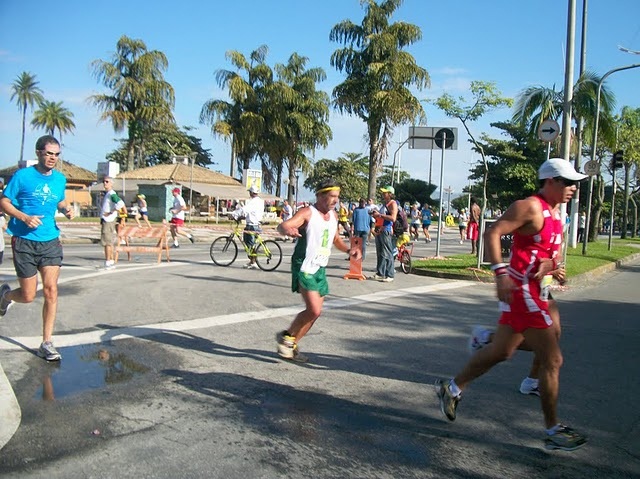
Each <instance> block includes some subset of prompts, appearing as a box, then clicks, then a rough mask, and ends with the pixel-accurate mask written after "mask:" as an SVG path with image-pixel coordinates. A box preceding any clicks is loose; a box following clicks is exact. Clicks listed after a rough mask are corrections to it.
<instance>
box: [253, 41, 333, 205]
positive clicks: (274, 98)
mask: <svg viewBox="0 0 640 479" xmlns="http://www.w3.org/2000/svg"><path fill="white" fill-rule="evenodd" d="M308 61H309V59H308V58H307V57H303V56H300V55H298V54H297V53H293V54H292V55H291V56H290V57H289V60H288V62H287V64H286V65H283V64H278V65H276V67H275V70H276V72H277V74H278V80H279V81H278V82H277V84H276V85H275V88H274V89H271V90H268V92H270V93H273V95H269V101H267V102H265V103H266V104H267V105H270V106H271V107H272V108H270V109H269V110H268V111H269V113H271V114H272V115H271V116H270V117H269V119H270V121H269V131H270V132H272V133H273V136H274V137H275V138H274V141H272V142H270V143H269V144H268V145H266V147H267V148H269V149H270V148H271V147H273V146H274V145H276V148H278V147H279V146H282V148H281V151H282V152H283V157H284V158H286V159H287V160H288V170H289V171H288V173H289V175H288V176H289V185H294V184H295V176H296V170H298V169H301V170H302V171H303V172H304V173H306V174H308V173H309V172H310V171H311V165H312V162H311V159H310V158H309V157H308V156H307V155H306V152H312V151H315V149H316V148H318V147H320V146H322V147H326V146H327V145H328V144H329V140H331V138H333V135H332V133H331V128H330V127H329V124H328V121H329V103H330V100H329V95H327V94H326V93H325V92H323V91H320V90H317V89H316V83H318V82H321V81H323V80H325V78H326V74H325V72H324V70H323V69H322V68H310V69H306V64H307V62H308ZM275 159H276V160H278V159H279V158H277V156H276V158H275ZM277 164H278V163H277V161H276V165H277ZM280 165H282V162H280ZM278 173H279V171H278ZM279 180H280V175H278V184H279V183H280V181H279ZM288 200H289V202H292V201H293V189H292V188H289V192H288Z"/></svg>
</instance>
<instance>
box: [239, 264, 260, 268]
mask: <svg viewBox="0 0 640 479" xmlns="http://www.w3.org/2000/svg"><path fill="white" fill-rule="evenodd" d="M243 268H244V269H258V265H257V264H255V263H247V264H245V265H244V266H243Z"/></svg>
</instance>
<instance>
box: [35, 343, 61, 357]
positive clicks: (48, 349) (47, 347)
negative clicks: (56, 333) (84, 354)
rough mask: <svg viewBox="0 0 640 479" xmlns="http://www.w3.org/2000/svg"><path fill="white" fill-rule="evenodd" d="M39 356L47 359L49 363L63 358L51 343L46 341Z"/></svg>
mask: <svg viewBox="0 0 640 479" xmlns="http://www.w3.org/2000/svg"><path fill="white" fill-rule="evenodd" d="M38 356H40V357H41V358H43V359H46V360H47V361H60V359H61V358H62V356H60V353H59V352H58V351H57V350H56V348H55V347H54V346H53V343H52V342H51V341H45V342H44V343H42V344H41V345H40V348H39V349H38Z"/></svg>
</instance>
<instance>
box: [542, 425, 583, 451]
mask: <svg viewBox="0 0 640 479" xmlns="http://www.w3.org/2000/svg"><path fill="white" fill-rule="evenodd" d="M586 443H587V437H586V436H583V435H582V434H579V433H577V432H576V431H574V430H573V429H571V428H570V427H568V426H565V425H564V424H560V425H559V427H558V430H557V431H556V432H554V433H553V434H552V435H547V437H546V438H545V440H544V447H545V448H546V449H550V450H553V449H561V450H563V451H575V450H576V449H578V448H580V447H582V446H584V445H585V444H586Z"/></svg>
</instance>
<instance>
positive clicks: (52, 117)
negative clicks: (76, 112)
mask: <svg viewBox="0 0 640 479" xmlns="http://www.w3.org/2000/svg"><path fill="white" fill-rule="evenodd" d="M39 106H40V108H38V110H36V111H35V112H33V119H32V120H31V126H33V127H34V128H41V129H43V130H46V131H47V133H49V134H50V135H52V136H53V135H55V132H56V130H58V132H60V138H58V140H60V143H62V134H63V133H71V132H73V130H74V129H75V127H76V124H75V123H74V122H73V113H72V112H71V111H70V110H68V109H67V108H65V107H64V106H62V102H61V101H60V102H55V101H48V100H42V101H41V102H40V105H39Z"/></svg>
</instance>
